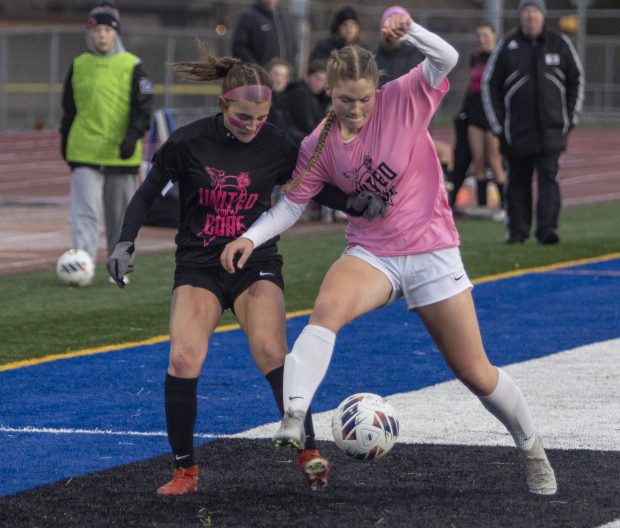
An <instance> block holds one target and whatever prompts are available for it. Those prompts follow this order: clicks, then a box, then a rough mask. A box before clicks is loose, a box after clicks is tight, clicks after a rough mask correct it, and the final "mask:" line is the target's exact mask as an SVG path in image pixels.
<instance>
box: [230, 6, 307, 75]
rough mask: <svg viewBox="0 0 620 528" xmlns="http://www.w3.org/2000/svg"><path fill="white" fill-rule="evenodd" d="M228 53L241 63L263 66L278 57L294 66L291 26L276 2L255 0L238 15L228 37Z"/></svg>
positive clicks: (294, 44)
mask: <svg viewBox="0 0 620 528" xmlns="http://www.w3.org/2000/svg"><path fill="white" fill-rule="evenodd" d="M232 54H233V56H235V57H237V58H238V59H241V60H242V61H243V62H247V63H251V64H259V65H260V66H263V67H266V66H267V64H268V63H269V61H270V60H271V59H273V58H274V57H279V58H281V59H284V60H286V61H287V62H289V63H290V64H295V59H296V56H297V41H296V39H295V35H294V33H293V24H292V23H291V21H290V20H289V18H288V16H287V14H286V13H285V12H283V11H282V10H281V9H280V7H279V6H278V0H257V2H256V3H255V4H254V5H253V6H251V7H250V8H249V9H247V10H246V11H244V12H243V13H241V16H240V17H239V20H238V21H237V25H236V26H235V29H234V32H233V36H232Z"/></svg>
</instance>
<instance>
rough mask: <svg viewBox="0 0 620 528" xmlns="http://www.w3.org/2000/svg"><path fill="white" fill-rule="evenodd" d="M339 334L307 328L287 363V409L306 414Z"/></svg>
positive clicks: (285, 395) (313, 327) (285, 368)
mask: <svg viewBox="0 0 620 528" xmlns="http://www.w3.org/2000/svg"><path fill="white" fill-rule="evenodd" d="M335 342H336V334H334V332H332V331H331V330H328V329H327V328H323V327H322V326H316V325H307V326H306V327H305V328H304V329H303V330H302V332H301V334H300V335H299V337H298V338H297V340H296V341H295V344H294V345H293V350H292V351H291V353H290V354H288V355H287V356H286V360H285V361H284V382H283V397H284V408H285V409H288V408H291V409H293V410H294V411H303V412H307V411H308V407H310V403H311V402H312V398H313V397H314V393H315V392H316V390H317V389H318V388H319V385H320V384H321V381H323V378H324V377H325V373H326V372H327V367H329V361H330V360H331V357H332V352H333V350H334V343H335Z"/></svg>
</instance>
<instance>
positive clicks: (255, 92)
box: [222, 84, 271, 103]
mask: <svg viewBox="0 0 620 528" xmlns="http://www.w3.org/2000/svg"><path fill="white" fill-rule="evenodd" d="M222 97H223V98H224V99H230V100H231V101H241V100H243V101H252V102H253V103H265V102H271V88H269V86H265V85H264V84H246V85H245V86H237V87H236V88H233V89H232V90H228V91H227V92H226V93H225V94H223V95H222Z"/></svg>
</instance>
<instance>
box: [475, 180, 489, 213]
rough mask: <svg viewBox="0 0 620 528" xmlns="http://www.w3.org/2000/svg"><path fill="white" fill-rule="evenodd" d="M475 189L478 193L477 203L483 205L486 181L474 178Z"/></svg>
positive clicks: (485, 199)
mask: <svg viewBox="0 0 620 528" xmlns="http://www.w3.org/2000/svg"><path fill="white" fill-rule="evenodd" d="M476 184H477V185H476V191H477V193H478V205H479V206H480V207H484V206H485V205H486V204H487V181H486V180H476Z"/></svg>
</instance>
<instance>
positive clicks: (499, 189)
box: [495, 182, 504, 209]
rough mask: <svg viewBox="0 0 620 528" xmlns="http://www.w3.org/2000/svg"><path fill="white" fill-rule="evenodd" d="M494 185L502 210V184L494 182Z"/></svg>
mask: <svg viewBox="0 0 620 528" xmlns="http://www.w3.org/2000/svg"><path fill="white" fill-rule="evenodd" d="M495 185H497V192H498V193H499V204H500V206H501V208H502V209H504V184H503V183H499V182H495Z"/></svg>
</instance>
